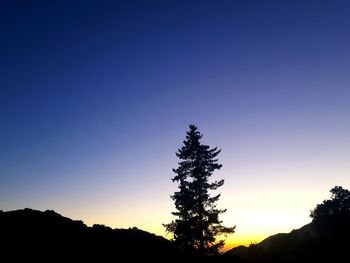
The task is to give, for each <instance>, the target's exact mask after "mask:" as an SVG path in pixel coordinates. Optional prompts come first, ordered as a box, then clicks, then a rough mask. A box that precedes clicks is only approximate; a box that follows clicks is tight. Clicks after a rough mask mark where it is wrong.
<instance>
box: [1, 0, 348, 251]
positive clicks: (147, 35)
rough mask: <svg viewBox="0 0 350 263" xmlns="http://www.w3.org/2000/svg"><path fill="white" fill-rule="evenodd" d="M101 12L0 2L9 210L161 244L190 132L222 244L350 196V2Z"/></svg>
mask: <svg viewBox="0 0 350 263" xmlns="http://www.w3.org/2000/svg"><path fill="white" fill-rule="evenodd" d="M72 2H74V3H72ZM97 2H98V4H96V3H97ZM96 3H94V2H93V1H1V3H0V24H1V26H0V34H1V35H0V37H1V41H0V147H1V151H0V209H2V210H12V209H18V208H24V207H31V208H35V209H54V210H55V211H57V212H59V213H62V214H64V215H65V216H69V217H72V218H74V219H82V220H83V221H84V222H86V223H87V224H93V223H101V224H106V225H109V226H112V227H129V226H137V227H139V228H142V229H144V230H148V231H151V232H154V233H157V234H160V235H165V232H164V228H163V227H162V225H161V223H166V222H169V221H170V220H171V218H172V217H171V215H170V212H171V211H173V209H174V207H173V203H172V201H171V200H170V198H169V195H170V194H171V193H172V192H173V191H174V190H175V189H176V185H175V184H173V183H172V182H171V180H170V178H171V177H172V176H173V173H172V171H171V169H172V168H175V167H176V166H177V159H176V156H175V151H176V150H177V149H178V148H179V147H181V144H182V141H183V139H184V137H185V132H186V130H187V128H188V124H190V123H194V124H196V125H198V127H199V130H200V131H201V132H202V133H203V134H204V138H203V141H204V142H205V143H207V144H209V145H211V146H218V147H219V148H221V149H222V153H221V155H220V156H219V159H220V161H221V163H222V164H223V168H222V170H221V171H220V172H219V173H216V174H215V176H214V177H215V178H217V179H220V178H221V177H223V178H225V185H224V186H223V187H222V188H221V189H220V191H221V192H222V198H221V200H220V206H221V207H222V208H227V209H228V212H227V213H226V214H225V215H224V216H223V217H222V218H223V220H224V223H225V225H228V226H232V225H237V231H236V233H235V234H234V235H232V237H230V239H229V240H228V241H229V242H228V243H229V245H235V244H249V243H250V242H258V241H260V240H261V239H263V238H264V237H266V236H268V235H271V234H275V233H277V232H288V231H291V230H292V229H293V228H298V227H300V226H302V225H304V224H306V223H308V222H309V221H310V219H309V210H310V209H312V208H314V206H315V205H316V204H317V203H320V202H321V201H322V200H323V199H325V198H327V197H329V192H328V191H329V189H331V188H332V187H333V186H335V185H342V186H343V187H345V188H349V187H350V140H349V134H350V118H349V116H350V103H349V102H350V86H349V83H350V31H349V28H350V16H349V13H350V3H349V1H334V0H329V1H301V0H300V1H277V0H276V1H270V0H267V1H243V0H242V1H214V0H213V1H191V2H190V1H96Z"/></svg>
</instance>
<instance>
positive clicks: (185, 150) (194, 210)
mask: <svg viewBox="0 0 350 263" xmlns="http://www.w3.org/2000/svg"><path fill="white" fill-rule="evenodd" d="M201 138H202V134H201V133H200V132H199V131H198V130H197V127H196V126H195V125H190V126H189V131H188V132H187V135H186V140H185V141H184V142H183V144H184V145H183V146H182V147H181V149H179V150H178V152H177V153H176V156H177V157H178V158H179V159H180V161H179V163H178V168H176V169H173V172H174V173H175V174H176V175H175V176H174V177H173V178H172V180H173V182H177V183H178V191H176V192H175V193H174V194H173V195H172V196H171V198H172V199H173V200H174V202H175V207H176V210H177V211H176V212H173V213H172V214H173V215H174V216H175V217H177V218H176V219H175V220H173V221H172V222H171V223H168V224H164V226H165V228H166V230H167V232H169V233H172V234H173V237H174V241H175V243H176V244H177V245H178V247H179V248H180V249H181V250H182V251H183V252H184V253H186V254H189V255H215V254H218V251H219V249H220V248H221V247H222V246H223V245H224V240H222V239H220V240H218V241H217V237H218V236H222V235H224V236H226V235H227V234H231V233H234V230H235V227H225V226H223V225H222V221H221V220H220V219H219V215H220V214H222V213H224V212H226V209H218V208H217V205H216V202H217V201H218V200H219V198H220V194H216V195H214V196H212V195H211V193H210V191H212V190H216V189H218V188H219V187H221V186H222V185H223V184H224V180H219V181H213V182H210V181H209V178H210V177H211V176H212V174H213V172H214V171H215V170H219V169H220V168H221V167H222V165H221V164H219V163H218V159H216V157H217V156H218V154H219V153H220V151H221V150H218V149H217V147H214V148H210V147H209V146H208V145H204V144H202V143H201V142H200V140H201Z"/></svg>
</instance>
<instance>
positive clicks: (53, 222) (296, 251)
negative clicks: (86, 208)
mask: <svg viewBox="0 0 350 263" xmlns="http://www.w3.org/2000/svg"><path fill="white" fill-rule="evenodd" d="M349 236H350V212H349V211H345V212H342V213H337V214H335V215H328V216H325V217H322V218H320V219H318V220H313V221H312V223H310V224H308V225H305V226H304V227H302V228H300V229H298V230H293V231H292V232H291V233H288V234H277V235H274V236H270V237H268V238H266V239H265V240H263V241H262V242H260V243H258V244H255V245H251V246H250V247H243V246H241V247H238V248H234V249H232V250H230V251H228V252H226V253H225V254H224V255H222V256H218V257H211V258H196V259H192V260H190V259H189V258H186V259H185V258H184V257H185V256H184V255H180V253H179V252H178V251H177V250H176V248H175V247H174V245H173V243H172V242H171V241H169V240H167V239H165V238H163V237H160V236H156V235H154V234H151V233H148V232H145V231H142V230H140V229H137V228H130V229H112V228H109V227H106V226H103V225H93V226H92V227H88V226H86V225H85V224H84V223H83V222H82V221H75V220H72V219H69V218H67V217H63V216H61V215H59V214H58V213H56V212H54V211H51V210H47V211H45V212H41V211H37V210H32V209H28V208H27V209H23V210H16V211H8V212H3V211H0V237H1V244H2V245H1V256H2V258H7V259H9V260H8V261H7V262H17V261H23V260H26V261H28V260H34V261H35V262H72V261H73V262H74V261H78V262H82V261H88V262H91V261H92V260H93V261H96V262H129V261H132V262H149V261H150V260H159V259H161V260H162V262H164V261H167V262H173V261H174V262H175V261H176V262H180V261H181V262H182V261H184V262H187V261H189V260H190V261H193V262H197V261H198V260H199V261H202V262H325V261H328V262H336V261H339V260H342V261H339V262H348V261H349V260H350V257H349V254H348V249H349V247H350V239H349ZM179 258H182V260H180V261H179Z"/></svg>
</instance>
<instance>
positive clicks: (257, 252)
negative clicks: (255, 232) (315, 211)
mask: <svg viewBox="0 0 350 263" xmlns="http://www.w3.org/2000/svg"><path fill="white" fill-rule="evenodd" d="M349 247H350V213H349V212H346V213H342V214H337V215H330V216H327V217H324V218H322V219H320V220H313V221H312V222H311V223H310V224H307V225H305V226H303V227H301V228H299V229H297V230H293V231H292V232H290V233H280V234H276V235H273V236H270V237H268V238H266V239H264V240H263V241H261V242H260V243H258V244H254V245H251V246H249V247H244V246H239V247H236V248H233V249H231V250H229V251H227V252H226V253H225V255H226V256H231V257H233V258H235V259H236V260H240V261H241V262H306V261H308V262H318V261H320V262H321V261H322V262H324V260H329V261H330V262H333V261H334V260H338V259H342V258H344V257H345V258H348V254H347V253H348V248H349Z"/></svg>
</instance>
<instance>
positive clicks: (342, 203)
mask: <svg viewBox="0 0 350 263" xmlns="http://www.w3.org/2000/svg"><path fill="white" fill-rule="evenodd" d="M330 192H331V193H332V196H331V199H328V200H324V201H323V203H322V204H318V205H317V206H316V208H315V209H314V210H312V211H311V214H310V217H312V218H313V219H314V220H318V219H320V218H322V217H325V216H330V215H337V214H340V213H349V212H350V191H349V190H347V189H344V188H343V187H341V186H335V187H333V188H332V189H331V190H330Z"/></svg>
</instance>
